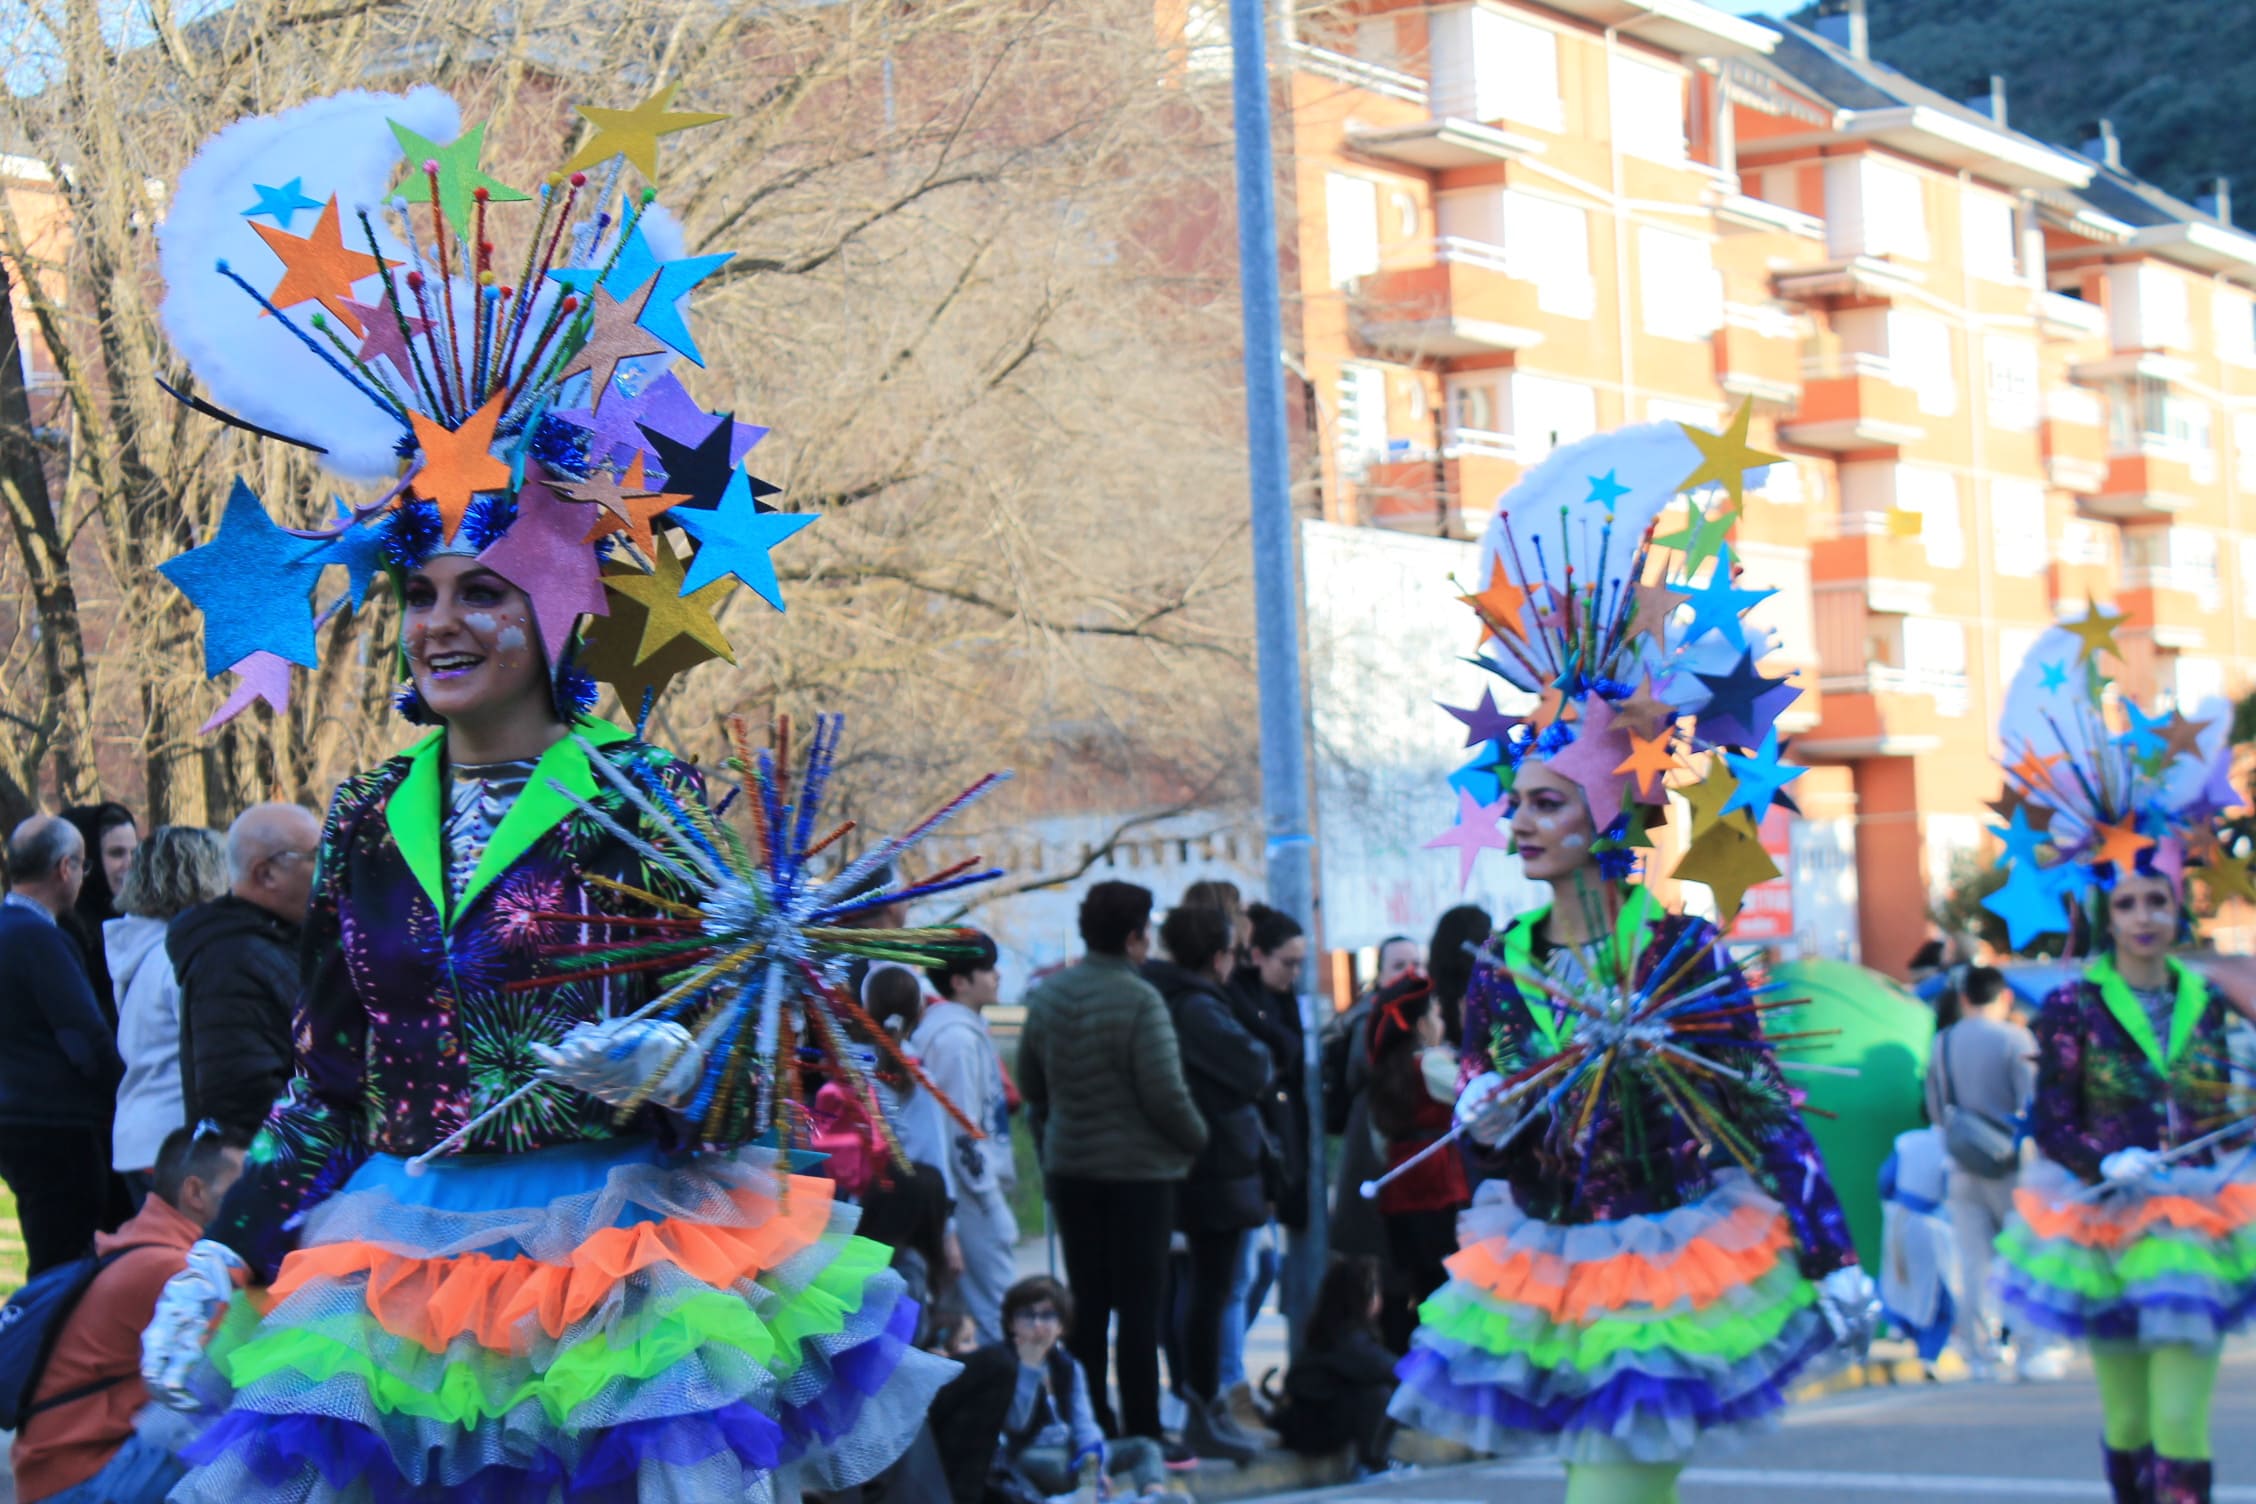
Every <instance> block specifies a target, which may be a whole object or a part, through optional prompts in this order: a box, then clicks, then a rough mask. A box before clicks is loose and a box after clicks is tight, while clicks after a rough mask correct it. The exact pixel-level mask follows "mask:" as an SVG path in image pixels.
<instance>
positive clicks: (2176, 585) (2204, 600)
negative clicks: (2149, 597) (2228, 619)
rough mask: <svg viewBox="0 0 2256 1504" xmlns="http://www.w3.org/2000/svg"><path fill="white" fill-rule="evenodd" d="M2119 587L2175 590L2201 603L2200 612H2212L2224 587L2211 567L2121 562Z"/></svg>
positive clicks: (2222, 597)
mask: <svg viewBox="0 0 2256 1504" xmlns="http://www.w3.org/2000/svg"><path fill="white" fill-rule="evenodd" d="M2123 588H2124V589H2125V590H2175V591H2178V592H2179V593H2180V594H2183V595H2190V596H2192V597H2193V598H2194V599H2195V600H2198V601H2199V602H2201V608H2202V609H2203V610H2204V611H2214V610H2215V609H2216V608H2217V605H2218V603H2219V602H2220V601H2222V600H2223V599H2224V589H2223V586H2222V585H2221V584H2220V583H2219V581H2218V579H2217V571H2216V569H2215V567H2214V566H2211V567H2206V568H2205V567H2203V566H2201V565H2198V564H2125V565H2124V566H2123Z"/></svg>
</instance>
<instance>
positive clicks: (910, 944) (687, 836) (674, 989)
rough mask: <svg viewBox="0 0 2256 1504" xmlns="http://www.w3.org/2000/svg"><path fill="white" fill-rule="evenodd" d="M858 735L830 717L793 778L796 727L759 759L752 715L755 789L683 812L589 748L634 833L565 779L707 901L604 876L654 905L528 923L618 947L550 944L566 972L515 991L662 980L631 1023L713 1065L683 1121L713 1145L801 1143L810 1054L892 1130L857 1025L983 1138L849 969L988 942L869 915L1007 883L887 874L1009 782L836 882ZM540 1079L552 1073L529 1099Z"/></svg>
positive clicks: (584, 810)
mask: <svg viewBox="0 0 2256 1504" xmlns="http://www.w3.org/2000/svg"><path fill="white" fill-rule="evenodd" d="M843 727H844V718H843V717H841V716H834V715H826V716H820V717H817V719H816V722H815V733H814V736H813V737H812V738H811V739H810V741H809V742H808V745H807V748H806V751H805V754H804V758H803V760H802V762H801V764H800V766H799V771H798V777H797V780H796V785H794V780H793V777H792V772H791V753H790V723H789V722H788V721H779V722H778V724H777V730H776V736H775V745H774V746H773V747H772V748H762V749H760V750H759V751H757V752H754V751H753V750H752V749H751V747H750V745H749V743H748V741H747V738H746V733H745V729H744V725H743V723H742V721H741V720H738V721H732V722H731V723H730V728H729V729H730V734H731V739H732V743H733V746H734V751H735V756H734V757H733V758H732V759H731V760H730V763H729V767H730V770H731V771H732V772H734V773H736V774H737V775H738V777H739V778H740V779H741V780H742V782H741V783H740V785H739V786H738V788H737V789H735V790H734V791H732V792H731V793H730V795H729V796H728V797H727V798H726V799H724V800H723V801H722V803H721V806H720V808H719V809H718V810H717V811H715V812H712V813H708V812H707V811H706V810H704V809H703V808H701V807H697V806H694V805H688V804H684V803H683V802H682V801H681V800H679V799H677V798H675V797H674V796H673V795H672V794H671V793H670V792H669V791H668V790H667V789H666V788H665V787H664V785H663V784H661V783H660V782H659V781H658V780H657V779H656V778H654V777H652V776H650V775H649V774H647V773H645V772H643V771H641V770H640V767H639V765H638V764H633V763H630V764H628V765H627V766H625V767H621V766H619V765H617V764H615V763H613V762H612V761H611V760H610V759H608V758H605V757H602V756H600V755H595V754H593V753H592V752H591V754H590V756H589V758H588V762H589V765H590V766H591V767H593V768H594V769H595V770H596V772H597V773H598V774H599V775H600V776H601V777H602V779H603V780H604V781H605V782H606V783H607V784H608V785H609V786H610V789H611V791H612V792H613V793H614V794H616V795H617V796H618V797H619V798H620V799H621V800H623V801H624V802H625V804H626V805H627V806H628V807H629V808H631V809H632V810H633V811H634V812H635V813H636V814H637V815H639V816H640V820H639V821H637V822H636V825H637V827H638V828H634V829H630V828H629V827H628V825H627V824H625V823H622V821H621V820H620V819H618V818H615V817H614V816H613V815H611V814H609V813H607V812H606V811H605V810H604V809H603V808H602V807H601V806H600V805H598V804H597V803H595V802H593V801H590V800H587V799H584V798H581V797H579V796H577V795H574V794H572V792H571V791H570V790H568V789H565V788H564V787H563V786H562V785H561V784H554V785H552V786H553V787H555V788H556V789H557V790H558V791H559V792H561V793H563V794H565V795H566V797H568V798H571V799H572V800H573V802H574V803H575V804H576V805H577V806H578V807H579V810H580V813H581V814H582V815H583V816H585V817H586V818H587V819H589V820H591V821H593V822H595V823H596V824H598V825H600V826H602V827H603V828H604V829H605V830H606V831H608V832H609V833H610V834H611V835H613V836H614V837H616V838H617V839H619V840H620V841H622V842H624V843H626V844H627V845H628V846H629V847H631V848H632V849H633V850H634V851H635V852H636V853H637V854H639V855H640V856H641V857H642V858H643V859H644V860H645V861H646V862H648V863H650V864H651V865H652V866H653V867H655V868H656V869H657V870H658V871H661V872H663V873H665V874H666V876H667V877H669V878H671V879H672V880H673V881H674V882H675V883H677V884H679V885H681V887H682V888H683V889H685V890H686V891H688V892H690V893H692V894H694V895H695V896H694V897H692V898H690V899H688V900H686V901H685V900H678V899H671V898H667V897H664V896H662V895H660V894H657V893H652V892H649V891H647V890H645V889H642V888H638V887H635V886H633V885H631V884H628V883H622V882H618V881H615V880H611V879H607V878H603V877H598V876H595V875H592V874H590V875H589V876H588V878H587V881H588V882H589V883H591V884H593V885H594V886H596V887H598V888H600V889H603V890H606V891H608V892H610V893H612V894H614V895H615V896H617V897H619V898H622V899H625V900H628V901H630V902H632V903H634V904H636V905H637V906H640V907H643V908H646V909H648V910H651V911H652V912H651V913H649V914H647V915H640V916H621V915H611V916H606V915H590V914H582V913H562V912H558V913H543V914H538V915H534V916H531V917H533V918H535V919H539V920H542V921H546V922H550V923H553V924H556V925H559V926H566V925H568V926H571V927H573V928H574V929H575V930H577V929H578V928H579V927H582V926H588V927H592V928H595V929H599V930H600V929H608V930H610V931H611V932H612V933H613V936H614V938H611V939H607V940H599V941H595V942H591V943H558V944H551V945H546V946H543V947H542V951H543V954H545V955H547V956H548V957H550V958H551V959H552V960H554V961H555V962H557V967H556V970H555V972H554V973H553V974H552V975H549V976H546V977H539V978H530V979H527V980H525V981H522V982H518V983H514V984H512V990H531V989H535V988H542V987H554V986H559V985H563V984H565V983H569V982H575V981H589V980H595V979H598V978H604V977H618V976H642V975H655V976H658V977H660V978H661V979H662V980H663V982H664V984H665V985H664V987H663V990H661V992H660V993H659V995H658V996H657V997H656V998H654V999H652V1000H651V1001H650V1002H649V1003H647V1004H646V1005H644V1006H643V1007H642V1008H640V1009H638V1010H636V1011H635V1012H634V1013H632V1014H630V1015H628V1021H639V1020H643V1019H664V1020H669V1021H672V1022H675V1023H678V1024H680V1025H682V1026H683V1027H684V1028H685V1029H687V1030H688V1032H689V1034H690V1035H691V1037H692V1039H693V1040H694V1042H695V1045H696V1047H697V1048H698V1049H699V1050H700V1051H701V1053H702V1057H703V1062H704V1063H703V1067H702V1073H701V1075H700V1077H699V1079H698V1082H697V1085H696V1088H695V1089H694V1091H692V1092H691V1093H690V1094H689V1096H688V1097H687V1099H686V1100H684V1101H683V1103H682V1105H681V1107H680V1109H679V1110H680V1112H681V1114H682V1116H683V1117H684V1118H685V1119H687V1121H688V1122H689V1123H690V1124H691V1125H692V1126H693V1127H694V1128H695V1129H696V1130H697V1132H698V1134H699V1135H700V1137H702V1138H703V1139H704V1140H705V1141H706V1142H711V1143H729V1142H744V1141H748V1140H752V1139H756V1138H760V1137H763V1136H765V1135H768V1134H771V1133H777V1132H779V1130H780V1132H781V1133H782V1135H783V1136H786V1137H789V1136H791V1134H792V1131H793V1129H794V1128H797V1127H801V1126H804V1125H803V1123H800V1122H797V1121H794V1120H792V1119H793V1114H795V1113H797V1112H798V1111H799V1109H798V1107H797V1106H796V1104H795V1103H794V1102H793V1100H792V1099H793V1098H794V1097H795V1096H796V1093H795V1091H793V1090H792V1089H791V1088H790V1085H789V1083H790V1081H791V1079H792V1076H793V1073H794V1072H795V1071H796V1069H797V1058H798V1055H799V1050H800V1046H802V1045H804V1046H808V1047H812V1048H814V1049H816V1050H819V1052H820V1053H821V1054H822V1055H824V1056H826V1057H827V1058H828V1059H829V1061H830V1063H831V1066H832V1069H833V1070H834V1071H835V1072H836V1073H837V1075H838V1077H839V1079H841V1080H842V1081H844V1082H846V1083H847V1084H848V1085H849V1087H850V1089H852V1090H853V1091H854V1093H855V1095H856V1096H857V1097H859V1098H860V1099H861V1103H862V1106H863V1108H864V1110H865V1111H866V1112H867V1113H868V1114H869V1118H870V1121H871V1122H872V1123H873V1124H877V1125H879V1131H880V1132H881V1133H882V1132H883V1131H884V1128H883V1124H884V1122H885V1113H884V1112H883V1110H882V1108H881V1107H880V1106H879V1103H878V1097H877V1093H876V1084H875V1080H874V1077H873V1074H872V1071H871V1069H870V1065H869V1063H868V1060H867V1059H866V1056H865V1052H864V1051H862V1050H860V1049H857V1048H854V1047H852V1046H850V1045H849V1043H848V1041H849V1039H850V1038H851V1037H852V1036H853V1035H854V1034H855V1033H857V1032H858V1033H859V1034H860V1035H861V1036H862V1037H863V1038H864V1039H866V1040H867V1041H868V1042H869V1043H870V1044H871V1045H872V1046H874V1047H875V1049H877V1050H878V1051H881V1052H883V1053H884V1054H886V1055H887V1056H889V1057H890V1058H891V1059H892V1060H893V1062H894V1063H895V1064H896V1065H898V1066H900V1067H901V1068H902V1069H903V1070H905V1071H906V1072H907V1073H908V1074H909V1076H910V1077H912V1078H913V1079H914V1080H915V1081H916V1082H917V1083H918V1085H920V1086H922V1087H923V1088H924V1089H925V1090H927V1091H930V1092H932V1094H933V1096H934V1098H935V1099H936V1100H938V1101H939V1102H940V1105H941V1106H942V1108H943V1109H945V1110H946V1111H947V1112H948V1113H949V1114H950V1116H952V1117H953V1118H954V1119H955V1120H956V1122H957V1123H958V1124H959V1125H960V1126H961V1127H962V1128H963V1129H964V1130H965V1131H966V1132H968V1133H970V1134H972V1135H973V1136H974V1137H983V1136H984V1135H983V1133H982V1132H981V1130H980V1128H979V1126H978V1125H977V1124H975V1123H973V1122H972V1121H971V1120H970V1119H969V1118H967V1117H966V1116H965V1115H964V1113H963V1111H962V1110H961V1109H960V1108H958V1107H957V1106H956V1105H955V1104H954V1103H953V1102H951V1101H949V1100H948V1099H947V1097H946V1096H945V1095H943V1094H942V1093H940V1092H939V1091H938V1090H937V1089H936V1088H934V1087H933V1085H932V1083H931V1081H930V1080H928V1079H927V1078H926V1077H925V1075H924V1073H923V1071H922V1069H921V1068H919V1066H918V1065H917V1063H916V1061H915V1060H914V1059H912V1058H911V1057H909V1056H907V1055H905V1054H903V1053H902V1052H901V1051H900V1050H899V1049H898V1047H897V1046H895V1045H894V1043H893V1041H892V1039H891V1037H890V1036H889V1035H888V1034H887V1032H886V1030H885V1029H884V1028H882V1027H881V1026H879V1025H878V1024H877V1023H876V1021H875V1020H873V1019H872V1018H870V1016H869V1015H868V1013H867V1012H866V1011H864V1009H863V1008H862V1006H861V1004H860V1002H859V1001H858V1000H857V999H856V998H854V997H853V996H852V995H851V994H850V993H849V991H848V990H847V988H846V987H845V973H846V970H847V967H848V966H849V965H850V964H851V963H852V962H853V961H855V960H856V959H861V960H866V961H890V962H897V963H899V964H901V965H905V966H911V967H919V968H923V967H932V966H941V965H945V964H946V963H947V962H948V961H949V960H951V959H952V958H954V957H956V956H959V955H962V954H964V953H965V952H966V951H967V950H970V949H972V948H974V947H975V941H974V939H973V935H972V932H971V931H968V930H964V929H960V928H954V927H949V926H937V927H921V928H908V929H872V928H861V927H859V926H857V925H856V923H855V921H856V920H857V919H858V918H861V917H863V916H867V915H869V914H872V913H874V912H876V911H879V910H882V909H885V908H888V907H891V906H893V905H896V904H907V903H913V902H916V901H918V900H920V899H926V898H932V897H936V896H938V895H940V894H943V893H954V892H958V891H960V890H962V889H965V888H970V887H974V886H976V885H978V884H981V883H987V882H992V881H993V880H994V879H996V878H998V877H1000V876H1002V872H1001V869H999V868H994V867H982V866H981V865H980V858H978V857H972V858H969V859H967V860H965V861H962V862H959V863H956V864H955V865H953V866H949V867H946V868H944V869H942V870H940V871H938V872H934V873H932V874H930V875H929V876H926V877H923V878H921V879H914V880H906V879H904V880H900V881H892V880H890V879H889V877H888V874H890V873H891V872H893V871H895V870H896V864H897V863H898V862H899V861H900V860H901V859H902V858H903V857H905V856H906V855H908V853H910V852H911V851H913V850H914V849H915V848H916V847H917V846H918V845H919V844H920V843H921V842H923V841H924V840H925V839H926V838H927V837H929V836H931V835H932V834H933V833H934V832H935V831H937V830H939V829H940V828H941V827H942V826H944V825H946V824H948V823H949V822H951V821H953V820H954V819H955V818H956V817H957V816H959V815H961V814H962V813H963V812H964V811H965V810H966V809H969V808H970V807H971V806H972V805H973V804H976V803H977V802H978V801H979V800H981V799H982V798H984V797H986V795H987V794H989V793H990V792H992V791H993V790H994V789H995V788H996V787H997V786H998V785H999V784H1001V783H1002V782H1003V781H1004V779H1005V778H1007V777H1008V775H1007V774H1002V773H990V774H988V775H987V776H985V777H983V778H981V779H979V780H978V781H977V782H975V783H973V784H971V785H970V786H969V787H967V788H965V789H963V790H962V791H961V792H959V793H957V794H956V795H955V796H954V797H952V798H950V799H948V800H947V801H946V802H945V803H943V804H941V805H940V806H939V808H937V809H936V810H934V811H933V812H932V813H931V814H929V815H927V816H926V817H925V818H924V819H922V820H920V821H918V822H917V823H916V824H915V825H913V826H911V827H910V828H909V829H908V830H907V831H905V832H903V833H902V834H900V835H898V836H894V837H891V838H889V839H886V840H883V841H879V842H877V843H875V844H874V845H872V846H871V847H870V848H869V849H868V850H867V851H865V852H864V853H863V854H862V855H860V856H859V857H856V858H854V859H853V860H851V861H847V862H844V863H842V864H839V865H837V866H835V867H833V868H831V869H830V870H828V871H827V872H826V871H825V870H824V865H823V863H822V862H821V861H820V860H819V859H820V858H821V857H822V856H823V855H824V854H825V853H826V852H829V851H831V850H832V849H833V848H835V847H836V846H837V845H838V843H839V842H840V841H841V840H842V839H844V837H846V836H847V835H848V834H849V833H850V832H852V831H853V829H854V828H855V827H854V823H853V822H852V821H846V822H844V823H842V824H839V825H837V826H835V827H834V828H832V829H830V830H828V831H827V832H823V833H821V834H819V835H818V834H817V831H818V828H819V827H820V826H821V824H822V818H821V813H822V807H823V801H824V798H825V795H826V794H827V793H828V791H829V786H830V781H831V777H832V774H833V772H834V770H835V769H836V767H837V760H838V748H839V741H840V736H841V734H842V731H843ZM739 803H741V805H742V806H743V808H744V810H745V811H746V815H745V817H744V821H743V823H744V824H745V825H747V826H748V827H749V829H748V830H740V829H738V827H737V824H736V823H734V822H732V821H731V820H730V819H729V818H728V811H729V809H730V808H731V807H732V806H734V805H737V804H739ZM689 1048H690V1046H689V1045H687V1044H685V1045H683V1046H682V1047H681V1050H679V1051H677V1052H676V1053H675V1055H674V1056H673V1057H672V1058H669V1059H667V1060H666V1061H665V1062H664V1064H663V1065H662V1066H661V1067H660V1068H659V1069H658V1070H656V1071H655V1072H653V1073H652V1074H651V1076H650V1077H649V1079H648V1081H647V1082H646V1083H645V1084H644V1086H643V1088H642V1090H641V1092H640V1093H639V1094H637V1095H636V1096H635V1097H634V1098H632V1099H630V1100H629V1101H628V1102H626V1103H625V1104H624V1105H623V1106H622V1107H621V1109H620V1110H621V1112H622V1114H624V1113H629V1112H632V1111H634V1110H635V1109H636V1108H638V1107H640V1106H641V1105H642V1103H643V1102H644V1101H645V1100H647V1099H648V1097H649V1095H650V1094H651V1092H652V1091H653V1090H655V1088H656V1087H657V1085H658V1083H659V1082H660V1081H662V1080H664V1079H665V1078H666V1077H667V1076H668V1075H669V1074H671V1073H672V1071H673V1070H674V1068H675V1066H676V1065H677V1064H678V1063H679V1061H680V1058H681V1055H682V1054H683V1053H686V1052H687V1050H688V1049H689ZM543 1084H545V1078H544V1079H543V1080H542V1081H536V1082H534V1083H532V1085H531V1086H528V1087H527V1088H525V1090H531V1089H533V1088H534V1087H537V1086H540V1085H543ZM519 1094H520V1095H522V1092H520V1093H519ZM507 1106H508V1102H507V1101H504V1102H502V1103H497V1104H496V1105H495V1106H494V1107H493V1108H489V1109H488V1110H487V1112H486V1114H484V1115H483V1116H486V1117H490V1116H492V1115H493V1114H494V1113H496V1112H499V1111H501V1110H502V1109H504V1108H506V1107H507ZM476 1126H477V1123H476V1122H473V1123H470V1124H466V1125H464V1127H463V1128H462V1129H461V1130H458V1131H457V1133H456V1134H455V1135H454V1136H453V1137H452V1138H450V1139H449V1140H448V1141H447V1142H446V1143H442V1144H440V1145H438V1146H436V1147H435V1148H434V1149H432V1150H431V1151H430V1152H429V1153H427V1154H425V1155H423V1156H421V1158H423V1159H429V1158H430V1157H432V1155H435V1154H438V1153H442V1152H444V1151H445V1150H446V1149H447V1148H449V1147H451V1145H452V1144H453V1143H455V1142H459V1141H461V1140H462V1139H464V1138H466V1137H467V1136H468V1135H469V1133H470V1132H471V1131H472V1130H473V1129H474V1128H475V1127H476ZM890 1142H891V1141H890V1138H888V1143H889V1144H890ZM896 1148H897V1146H896Z"/></svg>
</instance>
